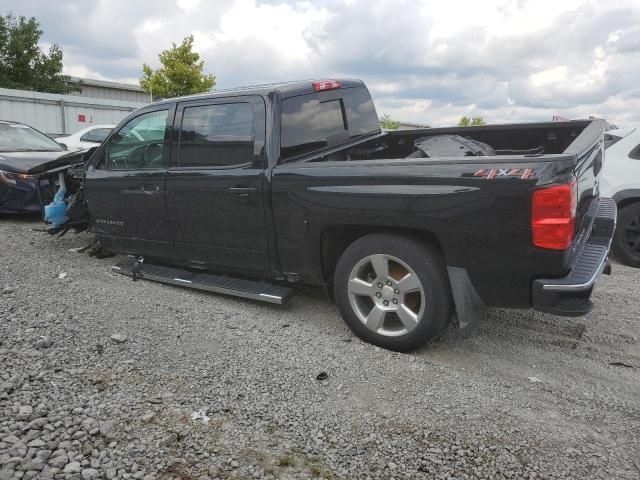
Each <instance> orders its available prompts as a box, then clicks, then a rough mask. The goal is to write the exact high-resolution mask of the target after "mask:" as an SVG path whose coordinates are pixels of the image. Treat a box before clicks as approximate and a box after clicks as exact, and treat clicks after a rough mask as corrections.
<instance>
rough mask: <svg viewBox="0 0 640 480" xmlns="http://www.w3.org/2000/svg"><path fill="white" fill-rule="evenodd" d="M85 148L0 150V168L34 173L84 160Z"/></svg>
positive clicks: (15, 171)
mask: <svg viewBox="0 0 640 480" xmlns="http://www.w3.org/2000/svg"><path fill="white" fill-rule="evenodd" d="M85 152H86V150H78V151H75V152H69V151H68V150H63V151H61V152H0V170H4V171H5V172H12V173H26V174H29V175H34V174H38V173H43V172H46V171H47V170H52V169H54V168H58V167H64V166H65V165H73V164H75V163H80V162H83V161H84V153H85Z"/></svg>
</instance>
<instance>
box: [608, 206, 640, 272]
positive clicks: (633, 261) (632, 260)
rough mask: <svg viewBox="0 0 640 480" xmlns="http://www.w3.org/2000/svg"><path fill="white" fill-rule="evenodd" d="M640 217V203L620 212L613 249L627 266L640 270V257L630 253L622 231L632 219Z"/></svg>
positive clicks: (626, 207) (624, 208)
mask: <svg viewBox="0 0 640 480" xmlns="http://www.w3.org/2000/svg"><path fill="white" fill-rule="evenodd" d="M637 216H640V201H637V202H635V203H632V204H630V205H627V206H625V207H623V208H621V209H620V210H619V211H618V225H617V227H616V232H615V234H614V236H613V242H612V245H611V248H612V250H613V253H614V255H615V256H616V258H617V259H618V260H620V261H621V262H622V263H624V264H625V265H629V266H630V267H636V268H640V256H639V255H634V254H633V253H632V252H630V251H629V250H628V249H627V248H626V247H625V246H624V243H623V239H622V229H623V228H624V225H625V224H626V223H627V222H629V221H630V220H631V219H632V218H634V217H637Z"/></svg>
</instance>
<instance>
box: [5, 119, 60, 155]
mask: <svg viewBox="0 0 640 480" xmlns="http://www.w3.org/2000/svg"><path fill="white" fill-rule="evenodd" d="M62 150H64V148H63V147H62V145H60V144H59V143H56V142H55V141H53V140H52V139H50V138H49V137H47V136H46V135H45V134H44V133H40V132H39V131H37V130H36V129H34V128H31V127H29V126H27V125H22V124H21V123H8V122H0V152H60V151H62Z"/></svg>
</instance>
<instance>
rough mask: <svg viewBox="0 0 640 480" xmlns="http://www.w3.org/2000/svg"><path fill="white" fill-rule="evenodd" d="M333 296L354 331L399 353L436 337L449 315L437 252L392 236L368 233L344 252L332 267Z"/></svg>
mask: <svg viewBox="0 0 640 480" xmlns="http://www.w3.org/2000/svg"><path fill="white" fill-rule="evenodd" d="M334 295H335V299H336V304H337V306H338V310H339V311H340V314H341V315H342V318H343V319H344V321H345V322H346V324H347V325H348V326H349V328H350V329H351V331H353V333H355V334H356V335H357V336H358V337H359V338H361V339H362V340H364V341H365V342H369V343H372V344H374V345H378V346H379V347H382V348H386V349H389V350H396V351H399V352H408V351H411V350H415V349H416V348H418V347H420V346H422V345H424V344H425V343H426V342H428V341H429V340H432V339H433V338H435V337H437V335H438V334H440V333H441V332H442V330H443V329H444V327H445V326H446V324H447V322H448V321H449V319H450V318H451V315H452V311H453V310H452V299H451V289H450V287H449V280H448V276H447V272H446V268H445V264H444V259H443V257H442V255H441V254H440V252H439V251H438V250H437V249H436V248H434V247H433V246H431V245H429V244H426V243H424V242H421V241H419V240H415V239H413V238H411V237H404V236H397V235H392V234H372V235H367V236H365V237H362V238H360V239H358V240H356V241H355V242H354V243H352V244H351V245H350V246H349V247H348V248H347V249H346V250H345V251H344V253H343V254H342V256H341V257H340V260H339V261H338V265H337V266H336V271H335V277H334Z"/></svg>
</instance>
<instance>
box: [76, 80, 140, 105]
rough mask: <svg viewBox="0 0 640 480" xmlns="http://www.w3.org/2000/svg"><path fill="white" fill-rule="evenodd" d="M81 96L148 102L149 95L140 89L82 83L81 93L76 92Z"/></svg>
mask: <svg viewBox="0 0 640 480" xmlns="http://www.w3.org/2000/svg"><path fill="white" fill-rule="evenodd" d="M76 95H80V96H82V97H91V98H105V99H109V100H120V101H123V102H148V101H149V95H148V94H147V93H144V92H142V91H139V92H138V91H133V90H124V89H119V88H109V87H104V86H95V85H87V84H86V83H85V84H84V85H82V93H80V94H76Z"/></svg>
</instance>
